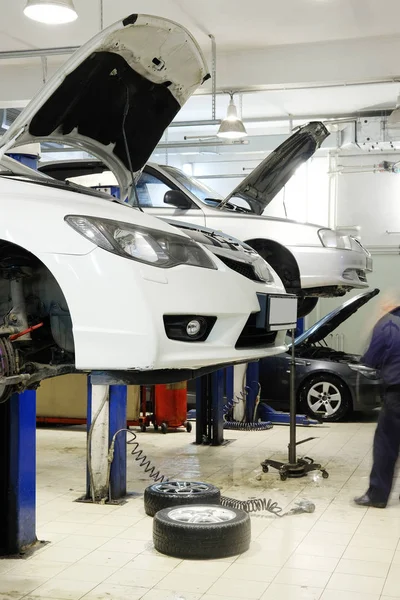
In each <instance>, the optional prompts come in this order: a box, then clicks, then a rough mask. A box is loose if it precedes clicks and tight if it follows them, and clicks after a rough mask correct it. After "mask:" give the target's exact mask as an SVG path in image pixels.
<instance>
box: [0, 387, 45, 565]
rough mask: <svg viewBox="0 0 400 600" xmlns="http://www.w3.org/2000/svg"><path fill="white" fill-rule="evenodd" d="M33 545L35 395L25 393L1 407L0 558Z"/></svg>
mask: <svg viewBox="0 0 400 600" xmlns="http://www.w3.org/2000/svg"><path fill="white" fill-rule="evenodd" d="M36 542H37V538H36V392H35V391H34V390H28V391H25V392H23V393H22V394H14V395H13V396H12V397H11V398H10V399H9V400H8V401H6V402H4V403H3V404H0V556H7V555H15V554H21V553H23V552H24V551H26V550H27V549H28V548H29V547H30V546H32V545H33V544H35V543H36Z"/></svg>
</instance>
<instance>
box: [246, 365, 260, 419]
mask: <svg viewBox="0 0 400 600" xmlns="http://www.w3.org/2000/svg"><path fill="white" fill-rule="evenodd" d="M259 381H260V365H259V363H258V362H252V363H248V365H247V372H246V388H247V396H246V421H247V423H253V422H254V411H255V408H256V400H257V395H258V389H259V387H258V385H259Z"/></svg>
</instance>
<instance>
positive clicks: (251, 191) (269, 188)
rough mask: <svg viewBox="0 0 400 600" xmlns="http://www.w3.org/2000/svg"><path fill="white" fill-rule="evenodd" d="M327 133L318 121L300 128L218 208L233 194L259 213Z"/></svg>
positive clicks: (316, 148)
mask: <svg viewBox="0 0 400 600" xmlns="http://www.w3.org/2000/svg"><path fill="white" fill-rule="evenodd" d="M328 136H329V131H328V130H327V128H326V127H325V125H324V124H323V123H321V122H319V121H316V122H312V123H308V125H305V126H304V127H301V128H300V129H298V130H297V131H296V132H295V133H293V135H291V136H290V137H289V138H288V139H287V140H285V141H284V142H283V143H282V144H281V145H280V146H278V148H276V150H274V151H273V152H271V154H269V155H268V156H267V158H266V159H265V160H263V162H262V163H261V164H260V165H258V167H256V168H255V169H254V170H253V171H252V172H251V173H250V174H249V175H248V176H247V177H246V178H245V179H244V180H243V181H242V182H241V183H240V184H239V185H238V186H237V187H236V188H235V189H234V190H233V192H231V193H230V194H229V196H227V198H225V200H224V201H223V202H222V203H221V205H220V206H219V208H223V207H224V206H225V204H227V203H228V202H229V200H230V199H231V198H233V197H236V198H243V199H244V200H246V201H247V202H248V203H249V205H250V206H251V209H252V211H253V213H255V214H257V215H261V214H262V213H263V212H264V209H265V207H266V206H267V205H268V204H269V203H270V202H271V200H273V198H275V196H276V195H277V194H279V192H280V191H281V190H282V188H283V187H284V186H285V185H286V184H287V182H288V181H289V179H290V178H291V177H292V175H293V174H294V173H295V171H296V170H297V169H298V168H299V167H300V166H301V165H302V164H303V163H305V162H306V161H307V160H308V159H309V158H311V156H312V155H313V154H314V153H315V152H316V151H317V150H318V148H319V147H320V146H321V144H322V142H323V141H324V140H325V139H326V138H327V137H328Z"/></svg>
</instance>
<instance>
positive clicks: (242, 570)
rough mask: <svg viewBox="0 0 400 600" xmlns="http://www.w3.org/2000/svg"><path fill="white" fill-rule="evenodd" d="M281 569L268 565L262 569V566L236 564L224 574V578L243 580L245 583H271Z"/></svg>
mask: <svg viewBox="0 0 400 600" xmlns="http://www.w3.org/2000/svg"><path fill="white" fill-rule="evenodd" d="M279 569H280V567H271V566H270V565H268V564H266V565H264V566H263V567H260V565H243V564H238V563H234V564H233V565H230V566H229V568H228V569H227V570H226V571H225V572H224V577H232V579H243V580H244V581H263V582H266V583H270V582H271V581H273V579H274V578H275V577H276V576H277V574H278V573H279Z"/></svg>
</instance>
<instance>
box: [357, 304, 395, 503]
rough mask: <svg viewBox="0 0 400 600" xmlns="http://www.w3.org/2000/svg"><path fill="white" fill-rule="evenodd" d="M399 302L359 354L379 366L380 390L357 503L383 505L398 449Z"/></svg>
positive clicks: (387, 314) (369, 364)
mask: <svg viewBox="0 0 400 600" xmlns="http://www.w3.org/2000/svg"><path fill="white" fill-rule="evenodd" d="M399 304H400V303H399ZM399 304H397V306H396V308H392V309H391V310H390V311H389V312H387V313H386V314H385V315H384V316H383V317H382V318H381V319H380V320H379V321H378V323H377V324H376V325H375V328H374V330H373V333H372V338H371V341H370V344H369V347H368V350H367V351H366V353H365V355H364V356H363V357H362V358H361V363H363V364H365V365H368V366H369V367H373V368H376V369H380V371H381V377H382V380H383V384H384V393H383V407H382V410H381V412H380V414H379V419H378V425H377V428H376V431H375V437H374V449H373V466H372V471H371V475H370V484H369V489H368V491H367V492H366V493H365V494H364V496H361V498H355V502H356V504H359V505H360V506H373V507H375V508H386V505H387V503H388V500H389V496H390V491H391V489H392V484H393V475H394V469H395V465H396V461H397V459H398V456H399V451H400V306H399ZM392 306H393V305H392Z"/></svg>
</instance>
